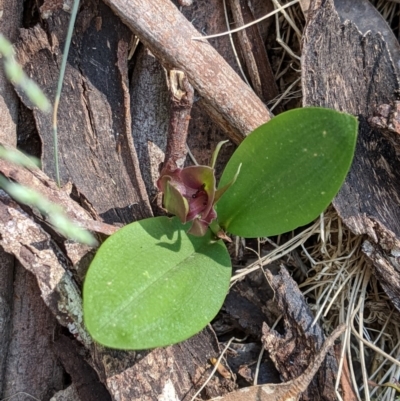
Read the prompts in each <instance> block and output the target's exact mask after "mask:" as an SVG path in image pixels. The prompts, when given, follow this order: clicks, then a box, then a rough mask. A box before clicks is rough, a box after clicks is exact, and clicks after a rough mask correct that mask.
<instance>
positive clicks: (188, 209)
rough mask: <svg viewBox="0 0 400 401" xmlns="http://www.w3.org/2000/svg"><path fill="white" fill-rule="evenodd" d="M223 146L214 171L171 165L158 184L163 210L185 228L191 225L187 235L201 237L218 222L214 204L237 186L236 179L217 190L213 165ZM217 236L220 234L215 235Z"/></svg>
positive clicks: (215, 154)
mask: <svg viewBox="0 0 400 401" xmlns="http://www.w3.org/2000/svg"><path fill="white" fill-rule="evenodd" d="M226 142H227V141H223V142H220V143H219V144H218V145H217V148H216V149H215V151H214V154H213V157H212V160H211V167H209V166H199V165H198V166H190V167H184V168H175V169H172V168H171V167H169V165H168V163H167V166H166V168H165V169H163V170H162V172H161V175H160V178H159V179H158V181H157V186H158V189H159V190H160V191H161V192H163V193H164V202H163V203H164V208H165V209H166V210H167V212H169V213H171V214H175V215H176V216H177V217H178V218H179V219H180V220H181V222H182V223H183V224H185V223H187V222H189V221H191V222H192V226H191V227H190V229H189V231H188V233H189V234H192V235H196V236H202V235H204V234H205V233H206V232H207V229H208V227H209V226H210V224H211V223H212V222H213V221H215V220H216V218H217V213H216V211H215V209H214V205H215V203H216V202H217V201H218V200H219V198H220V197H221V196H222V195H223V194H224V193H225V191H226V190H227V189H228V188H229V187H230V186H231V185H232V184H233V183H234V181H235V180H236V177H237V175H238V173H239V170H240V168H239V170H238V172H237V173H236V175H235V177H234V179H233V180H232V181H231V182H230V183H229V184H227V185H225V186H224V187H223V188H220V189H218V190H217V189H216V180H215V174H214V165H215V161H216V158H217V155H218V152H219V150H220V149H221V146H222V145H223V144H224V143H226ZM216 234H217V233H216Z"/></svg>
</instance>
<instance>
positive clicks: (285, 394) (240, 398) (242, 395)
mask: <svg viewBox="0 0 400 401" xmlns="http://www.w3.org/2000/svg"><path fill="white" fill-rule="evenodd" d="M344 330H345V326H344V325H342V326H339V327H338V328H337V329H336V330H335V331H334V332H333V333H332V334H331V336H330V337H328V338H327V339H326V340H325V342H324V344H323V346H322V348H321V349H320V350H319V352H318V354H317V356H316V357H315V359H314V360H313V361H312V363H311V364H310V365H309V367H308V368H307V369H306V370H305V371H304V373H303V374H302V375H300V376H299V377H297V378H296V379H294V380H291V381H289V382H286V383H281V384H263V385H260V386H253V387H245V388H243V389H241V390H238V391H235V392H233V393H230V394H228V395H226V396H224V397H219V398H215V400H216V401H217V400H220V401H244V400H246V401H297V400H298V399H299V397H300V395H301V393H302V392H304V391H305V390H306V389H307V387H308V385H309V384H310V382H311V380H312V378H313V377H314V375H315V373H316V372H317V370H318V369H319V367H320V365H321V363H322V362H323V360H324V358H325V355H326V353H327V352H328V350H329V349H330V348H331V347H332V345H333V344H334V342H335V340H336V339H337V338H338V337H339V336H340V335H341V334H342V333H343V331H344Z"/></svg>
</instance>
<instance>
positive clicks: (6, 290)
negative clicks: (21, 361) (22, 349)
mask: <svg viewBox="0 0 400 401" xmlns="http://www.w3.org/2000/svg"><path fill="white" fill-rule="evenodd" d="M14 264H15V260H14V257H13V256H12V255H10V254H8V253H6V252H5V251H4V249H3V248H2V247H0V396H2V394H3V387H4V379H5V370H6V363H7V354H8V349H9V345H10V340H11V313H12V308H13V288H14V287H13V281H14Z"/></svg>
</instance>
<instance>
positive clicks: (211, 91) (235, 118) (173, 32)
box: [106, 0, 271, 142]
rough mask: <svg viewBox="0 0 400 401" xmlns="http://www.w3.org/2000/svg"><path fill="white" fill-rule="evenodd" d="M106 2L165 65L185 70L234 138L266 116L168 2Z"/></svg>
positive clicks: (260, 104)
mask: <svg viewBox="0 0 400 401" xmlns="http://www.w3.org/2000/svg"><path fill="white" fill-rule="evenodd" d="M106 3H107V4H109V5H110V7H111V8H112V9H113V10H114V11H115V12H116V13H117V15H118V16H119V17H120V18H121V19H122V21H124V23H125V24H126V25H127V26H128V27H129V28H130V29H131V30H132V31H133V32H134V33H135V34H136V35H137V36H138V37H139V38H140V40H141V41H142V42H143V43H144V44H145V45H146V46H147V47H148V48H149V49H150V50H151V51H152V53H153V54H155V55H156V56H157V57H158V58H159V60H160V61H161V62H162V64H164V66H165V67H167V68H177V69H179V70H182V71H184V72H185V73H186V75H187V77H188V79H189V81H190V83H191V84H192V85H193V87H194V88H195V89H196V90H197V91H198V92H199V94H200V96H202V97H203V99H204V101H205V102H206V103H207V107H208V110H209V111H210V113H211V115H212V117H215V118H216V120H217V122H218V123H219V124H221V125H222V126H223V128H224V129H225V130H226V132H227V133H228V135H229V136H230V138H231V139H232V140H234V141H235V142H240V141H241V140H242V138H243V136H244V135H245V134H247V133H249V132H250V131H252V130H253V129H255V128H256V127H258V126H259V125H261V124H263V123H265V122H267V121H268V120H269V119H270V118H271V115H270V113H269V111H268V110H267V108H266V107H265V106H264V105H263V103H262V102H261V100H260V99H259V98H258V97H257V96H256V95H255V94H254V92H253V91H252V90H251V89H250V88H249V87H248V86H247V85H246V84H245V83H244V82H243V81H242V80H241V79H240V78H239V77H238V76H237V75H236V74H235V73H234V71H233V70H232V69H231V67H229V65H228V64H227V63H226V61H225V60H223V59H222V57H221V56H220V55H219V54H218V53H217V52H216V51H215V50H214V49H213V48H212V46H210V45H209V44H208V43H207V42H206V41H202V40H193V39H192V38H194V37H198V36H201V34H200V33H199V32H198V31H196V29H194V28H193V26H192V25H191V24H190V22H189V21H187V20H186V19H185V18H184V16H183V15H182V14H181V13H180V12H179V10H178V9H177V8H176V7H175V6H174V5H173V4H172V3H171V1H170V0H161V1H160V0H149V1H145V2H144V1H141V0H132V1H128V0H107V1H106Z"/></svg>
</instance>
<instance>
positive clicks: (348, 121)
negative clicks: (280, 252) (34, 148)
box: [216, 107, 358, 238]
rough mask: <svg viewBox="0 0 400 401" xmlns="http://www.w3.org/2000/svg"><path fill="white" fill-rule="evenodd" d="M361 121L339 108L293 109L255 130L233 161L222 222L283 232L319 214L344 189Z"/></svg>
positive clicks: (244, 231)
mask: <svg viewBox="0 0 400 401" xmlns="http://www.w3.org/2000/svg"><path fill="white" fill-rule="evenodd" d="M357 126H358V123H357V120H356V119H355V118H354V117H353V116H351V115H348V114H344V113H339V112H336V111H334V110H330V109H324V108H317V107H309V108H302V109H296V110H291V111H288V112H286V113H282V114H280V115H279V116H277V117H275V118H273V119H272V120H271V121H270V122H268V123H267V124H264V125H262V126H261V127H259V128H257V129H256V130H254V131H253V132H252V133H251V134H250V135H249V136H248V137H247V138H246V139H245V140H244V141H243V142H242V144H241V145H240V146H239V148H238V149H237V150H236V152H235V153H234V154H233V156H232V158H231V159H230V160H229V162H228V164H227V166H226V168H225V170H224V173H223V175H222V178H221V181H220V183H219V188H222V187H223V186H224V185H226V184H227V183H228V182H230V181H231V180H232V179H233V177H234V176H235V174H236V172H237V170H238V167H239V165H240V163H242V168H241V171H240V174H239V176H238V178H237V180H236V182H235V184H234V185H233V186H232V187H231V188H230V189H229V190H228V191H227V192H226V193H225V194H224V196H222V198H221V199H220V200H219V202H218V204H217V208H216V209H217V213H218V222H219V224H220V226H221V227H222V228H224V229H225V230H226V231H227V232H230V233H232V234H235V235H239V236H242V237H248V238H249V237H264V236H271V235H277V234H281V233H284V232H287V231H290V230H293V229H295V228H297V227H300V226H303V225H305V224H307V223H309V222H310V221H312V220H313V219H315V218H316V217H317V216H318V215H319V214H320V213H321V212H322V211H323V210H324V209H325V208H326V207H327V206H328V205H329V203H330V202H331V201H332V199H333V198H334V196H335V195H336V193H337V192H338V191H339V189H340V187H341V185H342V184H343V182H344V179H345V177H346V175H347V172H348V171H349V169H350V165H351V162H352V159H353V154H354V149H355V144H356V139H357Z"/></svg>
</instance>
